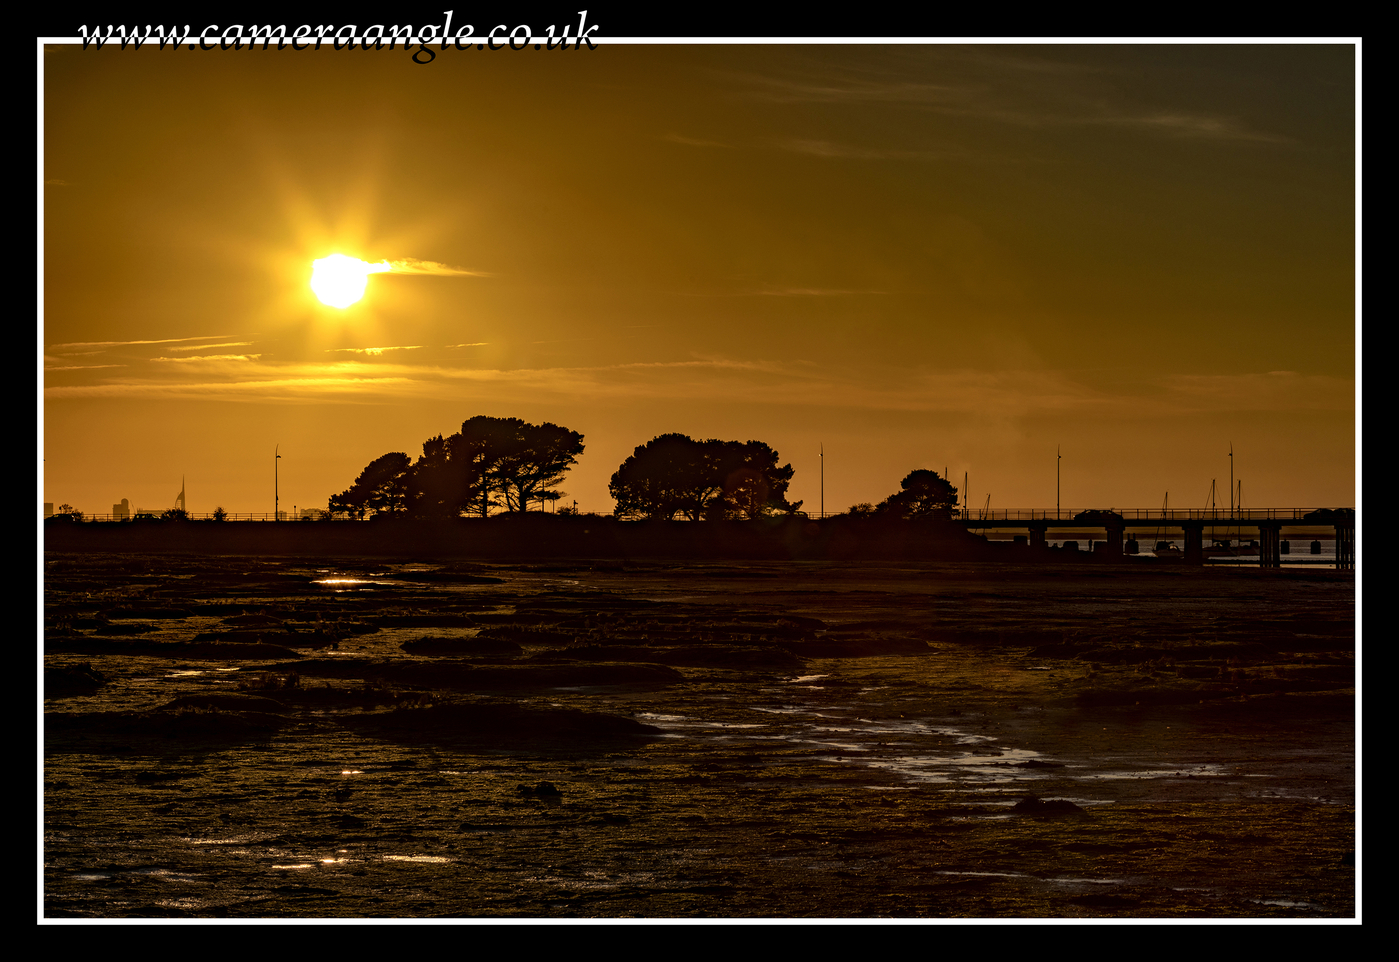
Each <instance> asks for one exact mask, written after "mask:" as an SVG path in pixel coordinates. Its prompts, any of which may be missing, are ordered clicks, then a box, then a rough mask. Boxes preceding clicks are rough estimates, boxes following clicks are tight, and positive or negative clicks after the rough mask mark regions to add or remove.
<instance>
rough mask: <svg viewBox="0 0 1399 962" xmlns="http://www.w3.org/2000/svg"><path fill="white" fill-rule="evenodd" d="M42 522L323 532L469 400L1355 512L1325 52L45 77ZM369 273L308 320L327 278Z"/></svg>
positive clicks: (239, 65)
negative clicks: (326, 522) (243, 522)
mask: <svg viewBox="0 0 1399 962" xmlns="http://www.w3.org/2000/svg"><path fill="white" fill-rule="evenodd" d="M42 71H43V77H42V96H43V112H42V115H43V131H42V138H41V144H40V149H41V160H42V165H41V166H42V177H43V178H44V182H45V186H44V188H43V191H44V193H43V204H44V208H43V216H42V228H43V236H42V243H41V248H40V252H41V255H42V258H43V284H42V291H41V294H42V317H41V325H42V327H41V332H40V343H41V345H42V350H43V368H44V384H43V393H44V400H43V411H42V415H43V450H42V452H41V457H42V458H44V459H45V460H44V463H43V465H42V472H43V480H42V491H43V500H45V501H51V502H53V503H55V504H59V503H69V504H72V505H73V506H75V507H77V508H78V509H80V510H82V511H84V512H88V513H105V512H109V511H110V510H111V506H112V505H113V504H114V503H116V502H119V501H121V500H122V499H123V498H127V499H129V500H130V501H131V502H132V504H133V505H135V506H138V507H143V508H158V509H164V508H168V507H171V506H173V504H174V501H175V497H176V495H177V494H178V493H179V491H180V486H181V478H182V477H184V478H185V479H186V484H187V493H188V507H189V509H190V511H191V512H192V513H196V514H202V513H206V512H209V511H212V510H213V509H214V508H215V507H216V506H222V507H224V508H225V509H226V510H228V511H230V512H270V511H271V510H272V507H273V485H274V457H273V456H274V450H277V451H280V453H281V455H282V459H281V461H280V462H278V465H279V466H278V467H277V469H276V473H277V477H278V484H279V487H280V498H281V506H282V507H283V508H284V509H288V510H290V509H291V508H292V507H293V506H297V507H301V508H305V507H321V508H324V507H325V505H326V501H327V499H328V498H329V496H330V495H332V494H335V493H337V492H339V491H341V490H343V489H345V488H346V487H348V486H349V485H350V483H351V482H352V481H353V480H354V478H355V476H356V475H357V474H358V473H359V472H360V471H361V469H363V468H364V466H365V465H366V464H368V463H369V462H370V461H372V460H374V459H375V458H377V457H379V456H380V455H383V454H385V453H387V452H390V451H402V452H406V453H407V454H409V455H410V456H412V457H415V458H416V457H417V456H418V455H419V454H421V453H422V442H423V441H424V440H425V439H427V438H428V437H431V436H434V435H437V434H451V433H452V432H454V431H456V430H457V429H458V428H459V427H460V426H461V423H462V421H464V420H465V419H467V418H470V417H472V416H474V415H490V416H495V417H520V418H524V419H525V420H527V421H533V422H541V421H552V422H554V423H557V424H560V425H563V426H565V427H568V428H570V429H573V430H576V431H580V432H582V433H583V435H584V444H585V445H586V450H585V452H584V453H583V455H582V457H581V458H580V461H579V464H578V466H577V467H576V468H575V469H574V470H573V471H572V472H571V473H570V474H569V476H568V478H567V479H566V481H565V483H564V485H563V490H564V491H566V492H567V494H566V495H565V497H564V500H563V501H562V502H560V503H561V504H564V505H567V504H570V503H572V501H573V500H574V499H576V500H577V503H578V508H579V510H580V511H596V512H601V513H607V512H610V511H611V510H612V507H613V502H612V500H611V498H610V496H609V495H608V492H607V482H608V479H609V478H610V476H611V475H612V473H613V472H614V471H615V470H616V469H617V467H618V465H619V464H620V463H621V462H622V461H623V460H624V459H625V458H626V457H627V455H629V454H630V453H631V452H632V450H633V449H634V448H635V447H637V446H638V445H641V444H644V443H645V442H646V441H648V440H650V439H651V438H653V437H655V436H656V435H658V434H662V433H667V432H680V433H684V434H688V435H690V436H692V437H694V438H700V439H703V438H720V439H726V440H745V441H746V440H749V439H755V440H760V441H765V442H767V443H768V444H770V445H772V446H773V447H774V448H776V449H777V451H778V452H779V454H780V455H781V457H782V460H783V461H784V462H785V461H790V462H791V463H792V465H793V467H794V468H795V469H796V475H795V478H794V479H793V482H792V486H791V490H790V492H789V497H791V498H792V499H793V500H798V499H801V500H804V501H805V505H804V507H805V508H807V509H811V510H817V509H818V508H819V504H820V501H821V489H820V477H821V475H820V471H821V464H820V459H819V457H818V452H819V450H820V446H821V445H824V448H825V452H826V458H825V507H826V510H827V511H828V512H829V511H840V510H844V509H846V508H848V507H849V506H850V505H852V504H854V503H857V502H865V501H870V502H877V501H879V500H882V499H883V498H885V497H886V496H888V495H889V494H891V493H893V492H894V491H896V490H898V486H899V481H900V479H901V478H903V477H904V475H906V474H907V473H908V472H909V471H911V470H913V469H915V468H931V469H933V470H935V471H938V472H939V473H942V472H944V470H945V471H946V472H947V474H948V475H949V476H950V478H951V480H952V482H953V483H954V484H956V485H957V486H958V487H962V482H963V476H964V474H966V475H967V476H968V477H969V481H970V484H969V488H970V492H969V493H970V498H971V502H972V504H973V505H974V506H976V507H980V506H982V505H983V504H984V503H985V500H986V498H987V496H988V495H989V496H990V498H991V506H992V507H993V508H1004V507H1045V506H1048V507H1051V508H1052V507H1053V506H1054V503H1055V463H1056V462H1055V452H1056V447H1058V448H1061V449H1062V453H1063V460H1062V462H1061V464H1062V495H1061V497H1062V501H1063V504H1064V505H1065V506H1066V507H1069V506H1074V507H1117V508H1125V507H1159V506H1160V505H1161V502H1162V499H1163V497H1165V496H1166V493H1167V492H1169V496H1170V503H1171V506H1172V507H1201V506H1204V505H1205V503H1206V502H1207V499H1208V496H1209V490H1210V485H1211V481H1212V480H1217V481H1218V483H1219V494H1218V500H1219V501H1220V502H1222V503H1227V500H1228V495H1227V490H1226V489H1227V486H1228V479H1229V472H1230V460H1229V453H1228V452H1229V447H1230V444H1231V443H1232V445H1233V450H1234V469H1235V477H1236V478H1239V479H1242V480H1243V497H1244V504H1245V506H1246V507H1317V506H1332V505H1353V504H1354V503H1355V498H1356V493H1355V480H1356V471H1355V467H1356V449H1355V425H1356V407H1355V397H1356V393H1355V389H1356V382H1355V377H1356V366H1355V361H1356V346H1357V331H1358V327H1357V315H1356V310H1357V303H1356V281H1357V275H1356V231H1355V227H1356V206H1355V205H1356V157H1355V145H1356V70H1355V48H1354V47H1353V46H1352V45H1348V44H1325V43H1323V44H1300V45H1274V44H1205V45H1172V44H1111V45H1077V44H1066V45H1056V44H1033V45H1010V44H1008V45H976V46H965V45H940V44H925V45H915V44H908V45H848V44H844V45H842V44H831V45H741V46H740V45H722V44H714V45H662V44H651V45H627V44H607V43H605V42H602V43H599V45H598V47H597V49H594V50H587V49H583V50H569V51H566V52H564V51H558V50H554V51H547V50H544V51H534V50H532V49H530V50H523V51H512V50H508V49H506V50H497V51H475V50H471V51H465V52H457V51H452V50H448V51H445V52H442V53H440V54H438V56H437V57H436V59H435V60H434V61H433V62H432V63H430V64H426V65H419V64H415V63H413V62H412V61H411V59H410V58H409V57H408V56H407V55H406V54H404V52H403V51H402V50H398V51H387V50H384V51H371V52H365V51H343V50H342V51H335V50H330V49H325V50H321V51H319V52H317V51H311V50H303V51H299V52H293V51H291V50H290V49H288V50H285V51H281V52H278V51H276V50H275V49H273V50H268V51H265V52H264V51H260V50H259V51H249V50H246V49H245V50H242V51H233V50H229V51H189V50H187V49H181V50H178V51H171V50H165V51H161V50H158V49H155V48H153V47H149V46H148V47H145V48H143V49H142V50H140V51H135V50H132V49H128V50H126V51H122V50H120V49H117V48H113V47H108V48H106V49H103V50H101V51H98V50H96V49H88V50H83V49H82V47H81V46H76V45H53V46H49V47H48V48H46V50H45V53H44V57H43V64H42ZM332 253H342V254H346V255H349V256H352V257H357V258H362V259H364V260H366V261H370V262H380V261H388V262H390V264H392V265H393V266H394V270H392V271H386V272H383V273H378V274H374V275H371V276H370V277H369V278H368V285H367V289H366V294H365V296H364V298H363V299H362V300H361V301H359V302H358V303H356V304H354V305H352V306H351V307H349V308H346V309H343V310H342V309H338V308H333V307H327V306H325V305H323V304H321V303H320V302H319V301H317V299H316V297H315V295H313V294H312V292H311V290H310V287H309V283H308V282H309V279H310V274H311V265H312V262H313V261H314V260H316V259H317V258H323V257H326V256H327V255H329V254H332Z"/></svg>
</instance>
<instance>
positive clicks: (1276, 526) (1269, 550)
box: [1258, 521, 1282, 568]
mask: <svg viewBox="0 0 1399 962" xmlns="http://www.w3.org/2000/svg"><path fill="white" fill-rule="evenodd" d="M1258 565H1259V567H1261V568H1281V567H1282V522H1281V521H1272V522H1268V521H1260V522H1259V523H1258Z"/></svg>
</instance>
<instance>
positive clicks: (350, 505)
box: [328, 451, 409, 518]
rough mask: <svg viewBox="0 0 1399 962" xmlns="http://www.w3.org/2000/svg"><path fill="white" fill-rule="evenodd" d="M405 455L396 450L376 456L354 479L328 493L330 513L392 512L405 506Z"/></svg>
mask: <svg viewBox="0 0 1399 962" xmlns="http://www.w3.org/2000/svg"><path fill="white" fill-rule="evenodd" d="M408 466H409V458H408V455H406V454H403V453H401V452H398V451H395V452H391V453H389V454H385V455H383V456H382V457H378V458H375V459H374V460H373V461H371V462H369V464H368V465H367V466H366V467H365V469H364V470H363V471H361V472H360V473H359V477H357V478H355V483H354V484H352V485H350V487H349V488H347V489H346V490H344V491H342V492H340V493H339V494H334V495H331V497H330V503H329V505H328V507H329V510H330V513H331V514H340V513H344V514H351V515H354V516H355V517H356V518H363V517H364V516H365V515H366V514H368V513H370V512H371V511H372V512H375V513H379V512H385V513H394V512H401V511H404V510H406V508H407V502H408V487H407V484H408Z"/></svg>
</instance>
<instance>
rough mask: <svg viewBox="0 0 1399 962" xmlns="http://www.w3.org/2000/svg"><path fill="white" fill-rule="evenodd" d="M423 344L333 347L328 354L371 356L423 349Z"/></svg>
mask: <svg viewBox="0 0 1399 962" xmlns="http://www.w3.org/2000/svg"><path fill="white" fill-rule="evenodd" d="M422 349H423V346H422V345H421V344H403V345H397V346H392V347H333V348H330V349H329V350H327V351H326V353H327V354H337V353H339V354H366V355H368V356H370V357H379V356H381V355H382V354H383V353H384V352H385V351H421V350H422Z"/></svg>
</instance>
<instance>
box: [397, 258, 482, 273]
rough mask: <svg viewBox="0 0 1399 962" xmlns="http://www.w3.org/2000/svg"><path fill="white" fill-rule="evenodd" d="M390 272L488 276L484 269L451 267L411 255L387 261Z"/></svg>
mask: <svg viewBox="0 0 1399 962" xmlns="http://www.w3.org/2000/svg"><path fill="white" fill-rule="evenodd" d="M389 273H390V274H432V275H434V276H437V277H490V276H491V275H490V274H488V273H486V272H485V271H472V270H467V269H466V268H465V267H452V266H451V265H450V264H441V263H438V262H437V261H420V260H418V259H416V258H413V257H405V258H402V259H401V260H393V261H389Z"/></svg>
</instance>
